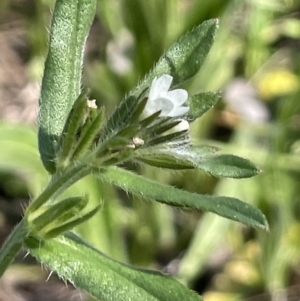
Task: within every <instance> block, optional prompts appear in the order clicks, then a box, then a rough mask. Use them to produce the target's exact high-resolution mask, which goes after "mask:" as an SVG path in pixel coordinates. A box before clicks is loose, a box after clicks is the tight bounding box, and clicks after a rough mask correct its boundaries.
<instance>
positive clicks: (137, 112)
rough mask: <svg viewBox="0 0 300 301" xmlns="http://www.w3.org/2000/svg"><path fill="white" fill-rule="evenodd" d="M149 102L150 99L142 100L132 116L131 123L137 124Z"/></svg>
mask: <svg viewBox="0 0 300 301" xmlns="http://www.w3.org/2000/svg"><path fill="white" fill-rule="evenodd" d="M147 101H148V97H144V98H143V99H141V101H140V102H139V103H138V105H137V106H136V108H135V110H134V112H133V114H132V116H131V123H137V122H138V120H139V118H140V116H141V115H142V114H143V111H144V109H145V107H146V104H147Z"/></svg>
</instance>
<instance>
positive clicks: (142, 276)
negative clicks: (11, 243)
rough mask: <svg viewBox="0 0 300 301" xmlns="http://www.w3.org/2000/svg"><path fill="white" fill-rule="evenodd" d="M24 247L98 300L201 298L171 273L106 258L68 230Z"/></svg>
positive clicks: (196, 300) (183, 300) (190, 300)
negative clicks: (141, 267) (140, 267)
mask: <svg viewBox="0 0 300 301" xmlns="http://www.w3.org/2000/svg"><path fill="white" fill-rule="evenodd" d="M26 245H27V248H28V249H29V252H30V254H31V255H33V256H35V257H36V258H37V259H38V260H39V261H41V262H42V263H43V264H45V265H47V266H49V267H50V268H51V269H53V270H54V271H56V272H57V273H58V275H59V276H60V277H61V278H63V279H68V280H69V281H70V282H71V283H73V284H74V285H75V286H76V287H79V288H81V289H84V290H86V291H87V292H88V293H90V294H91V295H92V296H94V297H96V298H97V299H99V300H101V301H141V300H143V301H170V300H172V301H201V300H202V298H201V297H200V296H198V295H197V294H196V293H195V292H193V291H190V290H189V289H188V288H186V287H185V286H183V285H182V284H181V283H179V282H178V281H176V280H175V279H174V278H172V277H168V276H166V275H163V274H161V273H159V272H156V271H147V270H143V269H139V268H135V267H131V266H127V265H125V264H122V263H120V262H117V261H115V260H112V259H110V258H109V257H107V256H105V255H104V254H102V253H100V252H99V251H97V250H95V249H93V248H92V247H90V246H89V245H87V244H86V243H85V242H83V241H82V240H81V239H80V238H79V237H77V236H75V235H74V234H72V233H68V234H66V235H64V236H60V237H56V238H54V239H50V240H47V241H43V242H39V241H37V240H35V239H34V238H28V239H27V240H26Z"/></svg>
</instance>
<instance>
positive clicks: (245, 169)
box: [197, 155, 260, 178]
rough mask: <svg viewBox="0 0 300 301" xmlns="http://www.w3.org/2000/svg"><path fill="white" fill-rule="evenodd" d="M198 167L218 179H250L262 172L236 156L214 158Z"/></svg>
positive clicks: (249, 162)
mask: <svg viewBox="0 0 300 301" xmlns="http://www.w3.org/2000/svg"><path fill="white" fill-rule="evenodd" d="M197 166H198V168H200V169H202V170H204V171H206V172H208V173H210V174H212V175H214V176H216V177H227V178H248V177H249V178H250V177H253V176H255V175H257V174H258V173H259V172H260V169H258V168H257V167H256V166H255V165H254V164H253V163H252V162H251V161H249V160H247V159H244V158H241V157H237V156H234V155H218V156H213V157H210V158H208V159H206V160H204V161H202V162H199V164H197Z"/></svg>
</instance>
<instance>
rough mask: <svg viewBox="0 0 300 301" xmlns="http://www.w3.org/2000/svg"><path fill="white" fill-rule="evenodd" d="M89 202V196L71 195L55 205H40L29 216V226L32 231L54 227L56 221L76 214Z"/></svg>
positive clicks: (61, 220)
mask: <svg viewBox="0 0 300 301" xmlns="http://www.w3.org/2000/svg"><path fill="white" fill-rule="evenodd" d="M87 203H88V197H87V196H84V197H71V198H67V199H64V200H61V201H58V202H57V203H55V204H53V205H46V206H43V207H40V208H39V209H38V210H36V211H34V212H32V213H31V214H29V215H28V216H27V221H28V225H29V228H30V229H31V230H32V231H34V232H35V231H39V230H41V231H42V230H43V229H44V228H48V227H52V226H53V224H55V223H62V222H64V221H66V220H68V219H69V218H72V217H74V216H76V215H77V214H78V213H80V212H81V211H82V209H84V207H85V206H86V205H87ZM33 229H34V230H33Z"/></svg>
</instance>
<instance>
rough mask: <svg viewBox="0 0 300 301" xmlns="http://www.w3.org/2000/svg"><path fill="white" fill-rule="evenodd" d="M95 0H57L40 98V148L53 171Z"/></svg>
mask: <svg viewBox="0 0 300 301" xmlns="http://www.w3.org/2000/svg"><path fill="white" fill-rule="evenodd" d="M96 2H97V1H96V0H82V1H78V0H69V1H64V0H57V1H56V3H55V8H54V12H53V18H52V24H51V29H50V41H49V51H48V56H47V60H46V62H45V72H44V76H43V81H42V89H41V96H40V100H39V105H40V107H39V122H38V125H39V150H40V154H41V159H42V161H43V163H44V166H45V167H46V169H47V170H48V171H49V172H51V173H54V172H55V166H54V161H55V157H56V154H55V150H56V147H57V142H58V139H59V137H60V135H61V133H62V131H63V127H64V124H65V122H66V119H67V116H68V114H69V111H70V110H71V107H72V105H73V103H74V101H75V100H76V98H77V97H78V95H79V93H80V83H81V68H82V57H83V46H84V42H85V40H86V36H87V33H88V31H89V29H90V25H91V23H92V21H93V18H94V15H95V11H96Z"/></svg>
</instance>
